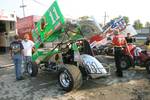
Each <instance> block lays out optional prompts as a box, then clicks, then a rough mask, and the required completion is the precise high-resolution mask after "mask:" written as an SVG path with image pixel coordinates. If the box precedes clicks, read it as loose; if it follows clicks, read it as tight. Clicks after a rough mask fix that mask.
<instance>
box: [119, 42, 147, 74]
mask: <svg viewBox="0 0 150 100" xmlns="http://www.w3.org/2000/svg"><path fill="white" fill-rule="evenodd" d="M129 51H130V52H129ZM135 53H138V56H136V55H135ZM122 55H123V56H122V57H121V58H120V59H121V68H122V69H123V70H125V69H128V68H130V67H135V66H140V67H146V70H147V72H148V73H150V55H149V54H148V53H147V52H146V51H141V50H140V48H139V47H136V46H135V45H133V44H128V48H127V47H125V48H123V54H122Z"/></svg>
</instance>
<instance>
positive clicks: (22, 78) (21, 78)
mask: <svg viewBox="0 0 150 100" xmlns="http://www.w3.org/2000/svg"><path fill="white" fill-rule="evenodd" d="M24 79H25V78H24V77H23V76H21V77H20V78H18V79H16V80H18V81H19V80H24Z"/></svg>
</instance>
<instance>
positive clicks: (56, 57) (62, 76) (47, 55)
mask: <svg viewBox="0 0 150 100" xmlns="http://www.w3.org/2000/svg"><path fill="white" fill-rule="evenodd" d="M56 6H58V5H57V2H56V1H55V2H54V3H53V4H52V6H51V7H50V9H49V10H48V11H47V12H46V14H45V15H44V17H42V19H41V20H40V21H39V22H38V23H37V26H36V28H35V29H34V30H33V39H34V42H35V49H36V51H35V53H34V54H33V56H32V62H30V63H29V64H28V68H27V69H28V72H29V74H30V75H31V76H36V75H37V73H38V68H41V69H43V68H44V69H45V70H47V71H49V72H52V71H53V72H58V83H59V84H60V86H61V87H62V89H63V90H65V91H67V92H68V91H71V90H73V89H78V88H79V87H80V86H81V85H82V81H83V79H89V78H91V79H96V78H100V77H102V76H108V75H110V68H109V67H107V66H106V67H104V66H103V65H102V64H101V63H100V62H99V61H98V60H97V59H96V58H95V57H94V55H93V52H92V50H91V47H90V44H89V42H88V41H87V40H86V39H84V35H83V33H82V32H81V29H80V27H79V25H78V24H76V23H74V22H73V23H72V22H71V21H66V22H64V18H63V16H62V14H61V12H60V10H59V8H58V7H57V9H56ZM51 10H52V11H51ZM52 13H54V14H55V15H54V16H52V15H51V14H52ZM51 17H55V18H53V19H52V18H51ZM49 19H51V20H49ZM54 19H56V20H54ZM47 20H49V21H47ZM49 25H52V26H49ZM86 35H87V34H86ZM87 36H89V35H87ZM47 44H48V46H47Z"/></svg>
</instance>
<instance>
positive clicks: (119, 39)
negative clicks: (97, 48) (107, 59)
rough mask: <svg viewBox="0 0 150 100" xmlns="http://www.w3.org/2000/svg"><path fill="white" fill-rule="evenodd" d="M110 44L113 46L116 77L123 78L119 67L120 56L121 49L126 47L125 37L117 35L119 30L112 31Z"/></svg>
mask: <svg viewBox="0 0 150 100" xmlns="http://www.w3.org/2000/svg"><path fill="white" fill-rule="evenodd" d="M112 44H113V45H114V50H115V52H114V53H115V54H114V57H115V64H116V69H117V71H116V74H117V76H118V77H123V72H122V69H121V65H120V57H121V56H122V47H123V46H125V45H126V40H125V37H124V36H123V35H122V34H120V33H119V30H115V31H114V37H113V40H112Z"/></svg>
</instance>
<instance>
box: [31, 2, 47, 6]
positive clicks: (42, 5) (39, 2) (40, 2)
mask: <svg viewBox="0 0 150 100" xmlns="http://www.w3.org/2000/svg"><path fill="white" fill-rule="evenodd" d="M33 1H34V2H35V3H37V4H39V5H41V6H44V7H45V6H47V5H45V4H43V3H41V2H39V1H37V0H33Z"/></svg>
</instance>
